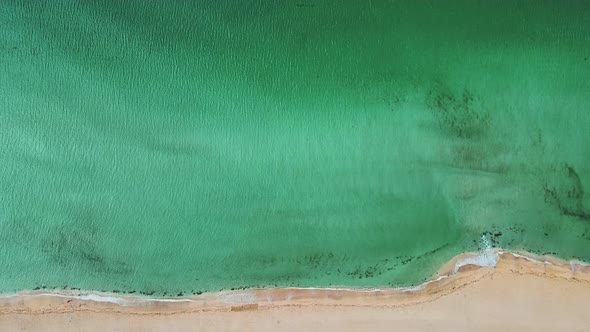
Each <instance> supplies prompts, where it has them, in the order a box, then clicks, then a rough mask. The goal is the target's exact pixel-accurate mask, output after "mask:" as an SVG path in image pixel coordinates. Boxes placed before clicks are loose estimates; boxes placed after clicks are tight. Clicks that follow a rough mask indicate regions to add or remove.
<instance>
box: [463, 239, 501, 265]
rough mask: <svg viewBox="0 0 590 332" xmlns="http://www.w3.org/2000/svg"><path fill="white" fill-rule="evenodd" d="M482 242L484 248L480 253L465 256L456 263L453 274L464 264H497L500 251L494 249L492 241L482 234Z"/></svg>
mask: <svg viewBox="0 0 590 332" xmlns="http://www.w3.org/2000/svg"><path fill="white" fill-rule="evenodd" d="M481 242H482V244H483V246H484V250H483V251H481V252H480V253H479V254H477V255H474V256H470V257H466V258H463V259H461V260H459V261H458V262H457V263H456V264H455V268H454V269H453V274H455V273H457V272H458V271H459V269H460V268H461V267H462V266H465V265H477V266H496V264H497V263H498V259H499V256H498V253H497V252H495V251H494V250H493V249H492V245H491V243H490V241H489V240H488V239H487V238H486V237H485V235H482V237H481Z"/></svg>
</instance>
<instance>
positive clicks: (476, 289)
mask: <svg viewBox="0 0 590 332" xmlns="http://www.w3.org/2000/svg"><path fill="white" fill-rule="evenodd" d="M521 254H522V255H521ZM494 255H496V257H497V262H496V264H495V266H477V265H474V264H466V262H467V263H468V262H474V261H477V259H474V257H475V258H477V256H475V255H474V254H466V255H462V256H459V257H456V258H455V259H453V260H452V261H450V262H449V263H448V264H446V265H445V266H444V267H443V268H442V269H441V271H440V272H439V276H438V277H434V279H433V281H431V282H428V283H426V284H423V285H421V286H419V287H414V288H406V289H362V290H348V289H289V288H287V289H261V290H240V291H228V292H219V293H211V294H203V295H200V296H195V297H186V298H180V299H174V300H173V299H170V300H150V299H142V298H133V297H114V296H109V295H106V294H87V293H80V292H78V293H75V292H72V293H61V294H42V293H35V292H30V293H21V294H17V295H13V296H4V297H2V298H1V299H0V330H2V331H17V330H18V331H57V330H60V331H165V330H175V331H199V330H203V331H232V330H241V331H244V330H246V331H271V330H286V331H300V330H310V331H313V330H339V331H361V330H374V331H380V330H383V331H385V330H392V329H401V330H412V331H457V330H467V329H476V328H477V329H478V330H480V331H553V330H558V329H559V330H568V331H586V330H588V326H587V324H588V318H587V304H588V303H589V302H588V301H590V300H589V299H590V267H588V266H586V265H583V264H579V263H575V262H565V261H561V260H558V259H554V258H551V257H533V256H531V255H529V254H525V253H505V252H501V251H500V252H494ZM525 255H526V256H525ZM461 262H462V263H461ZM458 263H459V264H458ZM454 270H456V271H454ZM454 272H455V273H454ZM447 275H449V276H448V277H447Z"/></svg>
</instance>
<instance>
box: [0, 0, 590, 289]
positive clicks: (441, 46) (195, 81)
mask: <svg viewBox="0 0 590 332" xmlns="http://www.w3.org/2000/svg"><path fill="white" fill-rule="evenodd" d="M589 22H590V2H588V1H557V0H556V1H540V0H535V1H523V0H518V1H507V0H503V1H497V0H485V1H483V0H482V1H476V0H470V1H467V0H465V1H461V0H456V1H450V0H445V1H426V0H420V1H386V0H367V1H352V0H350V1H349V0H340V1H334V0H323V1H320V0H316V1H314V0H300V1H299V0H293V1H282V0H240V1H238V0H231V1H230V0H215V1H213V0H193V1H188V0H179V1H163V0H162V1H159V0H146V1H123V0H121V1H114V0H110V1H107V0H91V1H75V0H64V1H60V0H51V1H49V0H47V1H42V0H31V1H24V0H23V1H18V0H2V1H0V292H3V293H11V292H15V291H21V290H31V289H57V290H60V289H72V288H79V289H83V290H96V291H106V292H116V293H117V292H120V293H133V294H137V295H140V294H141V295H149V296H180V295H191V294H200V293H202V292H209V291H218V290H221V289H232V288H233V289H235V288H252V287H285V286H297V287H329V286H332V287H333V286H343V287H383V286H407V285H415V284H419V283H421V282H423V281H424V280H426V279H427V278H429V277H431V276H432V275H433V273H435V272H436V271H437V269H438V268H440V267H441V266H442V264H444V263H445V262H447V261H448V260H449V259H451V258H452V257H453V256H455V255H457V254H460V253H463V252H466V251H476V250H478V249H481V246H482V244H481V243H482V237H483V239H485V240H486V241H489V242H491V243H492V244H493V245H494V246H497V247H502V248H506V249H510V250H527V251H529V252H532V253H536V254H549V255H554V256H558V257H561V258H564V259H579V260H582V261H587V262H588V261H590V196H589V194H587V193H586V192H585V190H587V188H590V24H589Z"/></svg>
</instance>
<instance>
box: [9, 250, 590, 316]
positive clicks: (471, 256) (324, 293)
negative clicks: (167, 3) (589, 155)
mask: <svg viewBox="0 0 590 332" xmlns="http://www.w3.org/2000/svg"><path fill="white" fill-rule="evenodd" d="M498 270H500V271H502V272H509V273H512V274H516V275H535V276H539V277H545V278H549V279H554V278H560V279H563V280H568V281H577V282H584V283H586V284H587V285H588V287H589V288H590V264H587V263H584V262H580V261H576V260H570V261H565V260H563V259H560V258H556V257H552V256H538V255H534V254H531V253H527V252H523V251H506V250H503V249H498V248H495V249H487V250H484V251H482V252H475V253H474V252H471V253H463V254H460V255H458V256H455V257H454V258H452V259H451V260H450V261H449V262H447V263H446V264H444V265H443V266H442V267H441V268H440V269H439V271H438V272H437V273H436V274H435V275H434V276H433V277H432V278H431V279H430V280H428V281H426V282H424V283H422V284H419V285H416V286H409V287H398V288H346V287H343V288H339V287H331V288H314V287H309V288H307V287H288V288H262V289H246V290H234V291H231V290H228V291H220V292H211V293H203V294H201V295H195V296H184V297H178V298H172V299H168V298H148V297H141V296H133V295H128V294H112V293H101V292H94V291H89V292H84V291H80V290H71V291H62V290H60V291H56V292H47V291H45V290H44V291H22V292H18V293H14V294H2V295H0V315H3V314H11V313H20V314H22V313H35V314H39V313H66V312H75V311H91V312H101V311H104V312H118V313H127V314H174V313H185V312H199V311H203V312H212V311H219V312H223V311H241V310H258V309H265V308H266V309H268V308H275V307H282V306H287V307H293V306H296V307H297V306H298V307H301V306H310V305H312V306H353V307H361V306H368V307H379V306H381V307H404V306H411V305H416V304H420V303H426V302H431V301H434V300H436V299H438V298H440V297H442V296H445V295H449V294H452V293H454V292H456V291H458V290H460V289H462V288H464V287H467V286H469V285H471V284H473V283H476V282H478V281H480V280H483V279H485V278H489V277H490V276H491V275H493V274H494V273H496V272H498Z"/></svg>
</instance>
